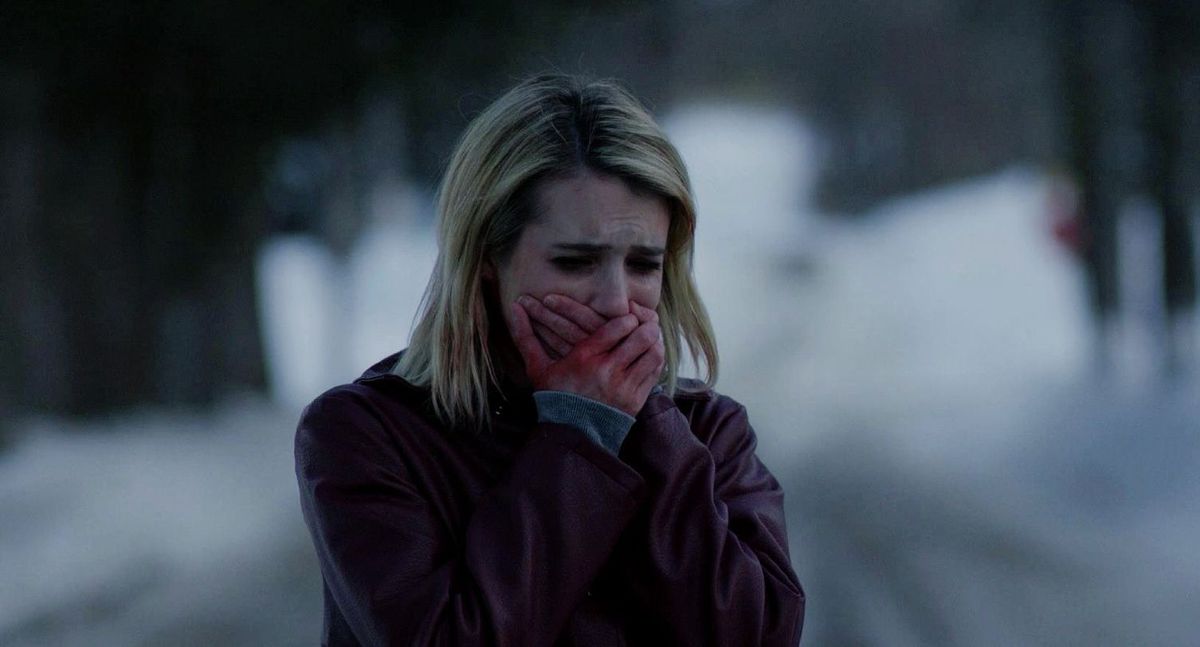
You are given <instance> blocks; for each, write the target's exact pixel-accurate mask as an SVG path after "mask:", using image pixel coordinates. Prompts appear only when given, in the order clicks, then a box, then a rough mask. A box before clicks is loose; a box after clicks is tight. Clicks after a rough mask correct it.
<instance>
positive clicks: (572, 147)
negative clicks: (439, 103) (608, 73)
mask: <svg viewBox="0 0 1200 647" xmlns="http://www.w3.org/2000/svg"><path fill="white" fill-rule="evenodd" d="M583 170H592V171H595V172H600V173H604V174H608V175H611V176H615V177H618V178H621V179H622V180H624V181H625V182H626V183H627V184H628V185H629V186H630V188H631V190H634V191H640V192H645V193H648V194H651V195H656V196H659V197H661V198H663V199H664V200H665V201H666V203H667V205H668V208H669V211H670V216H671V219H670V225H669V227H668V233H667V253H666V255H665V258H664V261H663V285H662V296H661V300H660V302H659V305H658V315H659V323H660V325H661V326H662V330H663V342H664V346H665V349H666V366H665V368H664V370H663V376H662V378H661V379H660V383H661V384H662V385H663V387H664V388H665V390H666V391H667V393H669V394H672V395H673V394H674V393H675V391H676V390H677V388H678V387H679V382H678V370H679V362H680V358H681V352H682V347H683V343H684V342H686V343H687V346H688V350H689V354H690V355H691V358H692V362H693V364H694V365H695V366H696V367H700V366H701V365H703V367H704V371H705V378H704V385H705V386H706V387H712V386H713V385H714V384H715V382H716V378H717V346H716V342H715V340H714V337H713V333H712V325H711V323H710V322H709V319H708V314H707V312H706V311H705V308H704V304H703V303H702V302H701V301H700V295H699V293H698V292H697V290H696V286H695V283H694V281H693V278H692V249H693V232H694V231H695V226H696V211H695V206H694V204H693V202H692V191H691V184H690V182H689V180H688V175H687V169H686V168H685V167H684V164H683V160H682V159H681V158H680V156H679V153H678V151H676V150H675V147H674V146H673V145H672V144H671V143H670V142H669V141H667V138H666V136H665V135H664V134H663V132H662V130H661V129H660V128H659V127H658V124H656V123H655V122H654V119H653V117H651V116H650V114H649V112H647V111H646V109H645V108H644V107H642V105H641V104H640V103H639V102H638V100H637V99H635V98H634V97H633V96H632V95H630V94H629V93H628V92H627V91H625V90H624V89H623V88H621V87H620V86H618V85H617V84H615V83H613V82H609V81H585V80H583V79H580V78H578V77H574V76H568V75H559V74H548V75H540V76H535V77H532V78H529V79H527V80H525V81H523V82H521V83H519V84H518V85H516V86H515V87H513V88H512V89H511V90H509V91H508V92H507V93H505V94H504V95H503V96H502V97H500V98H499V99H497V100H496V101H495V102H494V103H492V104H491V105H490V106H489V107H488V108H487V109H485V110H484V111H483V112H482V113H481V114H480V115H479V116H478V117H476V118H475V119H474V120H473V121H472V122H471V124H470V125H469V126H468V127H467V130H466V132H464V133H463V135H462V139H461V140H460V141H459V142H458V145H457V147H456V149H455V151H454V155H453V156H452V157H451V159H450V164H449V167H448V168H447V170H446V175H445V177H444V178H443V180H442V184H441V188H440V190H439V196H438V207H437V235H438V257H437V262H436V265H435V267H434V269H433V275H432V276H431V277H430V279H429V285H428V287H427V288H426V290H425V295H424V297H423V299H422V304H421V310H420V315H419V316H420V319H419V321H418V323H417V324H416V326H415V327H414V329H413V333H412V336H411V338H410V339H409V347H408V349H407V350H406V351H405V352H404V354H403V355H402V356H401V358H400V361H399V362H397V364H396V366H395V368H394V369H393V372H394V373H396V374H398V375H400V376H401V377H403V378H405V379H406V380H408V381H409V382H411V383H413V384H418V385H422V386H429V387H430V388H431V391H432V398H433V403H432V404H433V408H434V411H435V413H436V414H437V416H438V417H439V418H440V419H441V420H442V421H443V422H444V423H445V424H448V425H451V426H460V425H463V426H472V427H475V428H476V429H477V430H478V429H482V428H484V427H486V426H487V420H488V416H487V412H488V405H489V403H488V397H489V390H490V387H499V381H498V379H497V374H496V366H495V363H494V361H493V357H492V353H491V349H489V347H488V339H489V336H488V335H489V330H488V326H489V322H490V321H495V319H493V318H490V317H489V312H488V305H487V303H486V301H487V299H486V298H485V293H484V289H483V283H482V281H483V279H482V277H481V269H482V268H483V266H484V262H485V260H487V259H493V260H494V261H496V262H504V261H505V260H507V258H508V256H509V254H511V253H512V250H513V249H514V248H515V247H516V243H517V241H518V239H519V237H520V235H521V232H522V230H523V228H524V227H525V225H526V224H527V223H528V222H529V221H530V219H531V218H532V217H533V213H534V210H533V192H534V189H535V187H536V186H537V185H538V183H540V182H543V181H545V180H547V179H555V178H561V177H568V176H571V175H573V174H575V173H579V172H580V171H583ZM500 321H503V319H500ZM701 360H703V361H701Z"/></svg>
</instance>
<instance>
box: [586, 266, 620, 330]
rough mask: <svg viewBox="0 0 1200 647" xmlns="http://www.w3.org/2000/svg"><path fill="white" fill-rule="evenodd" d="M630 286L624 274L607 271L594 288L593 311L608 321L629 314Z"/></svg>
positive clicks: (591, 304) (598, 279) (598, 278)
mask: <svg viewBox="0 0 1200 647" xmlns="http://www.w3.org/2000/svg"><path fill="white" fill-rule="evenodd" d="M629 294H630V291H629V285H628V284H627V282H626V277H625V275H624V272H621V271H620V270H617V271H611V270H610V271H607V272H603V273H602V275H601V276H598V277H597V278H596V283H595V284H594V285H593V287H592V299H591V303H589V304H588V305H590V306H591V307H592V310H595V311H596V312H598V313H600V315H601V316H603V317H606V318H608V319H612V318H613V317H620V316H621V315H627V314H629Z"/></svg>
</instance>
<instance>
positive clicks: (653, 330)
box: [509, 294, 666, 416]
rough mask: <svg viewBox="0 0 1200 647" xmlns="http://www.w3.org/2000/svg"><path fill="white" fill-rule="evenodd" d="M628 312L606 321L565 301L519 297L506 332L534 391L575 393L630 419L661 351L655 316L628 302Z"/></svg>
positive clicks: (658, 366) (658, 371) (653, 380)
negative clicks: (623, 413) (618, 411)
mask: <svg viewBox="0 0 1200 647" xmlns="http://www.w3.org/2000/svg"><path fill="white" fill-rule="evenodd" d="M629 308H630V314H626V315H622V316H620V317H614V318H612V319H606V318H605V317H604V316H602V315H600V314H599V313H597V312H596V311H595V310H593V309H591V308H590V307H588V306H586V305H584V304H582V303H580V302H578V301H575V300H574V299H572V298H570V297H567V296H563V295H558V294H551V295H547V296H546V297H544V298H542V299H540V300H539V299H536V298H534V297H531V296H528V295H522V296H521V297H519V298H518V299H517V301H516V302H515V303H513V304H512V305H511V307H510V315H509V316H510V319H511V320H510V326H509V327H510V329H511V330H512V332H513V341H514V343H515V344H516V346H517V350H518V351H519V352H520V353H521V357H522V359H523V360H524V362H525V370H526V373H527V374H528V375H529V380H530V382H531V383H532V385H533V387H534V389H535V390H545V391H565V392H568V393H575V394H577V395H581V396H584V397H587V398H591V399H593V400H597V401H599V402H603V403H604V404H607V405H609V406H611V407H614V408H616V409H619V410H621V411H624V412H625V413H628V414H629V415H631V416H636V415H637V412H638V411H639V410H641V408H642V405H643V404H645V402H646V397H647V396H648V395H649V393H650V390H651V389H652V388H654V385H655V384H657V383H658V380H659V377H660V376H661V375H662V371H663V368H664V366H665V363H666V351H665V348H664V346H663V339H662V329H661V328H660V327H659V325H658V313H657V312H655V311H654V310H652V309H650V308H646V307H644V306H642V305H641V304H638V303H636V302H634V301H632V300H631V301H630V302H629Z"/></svg>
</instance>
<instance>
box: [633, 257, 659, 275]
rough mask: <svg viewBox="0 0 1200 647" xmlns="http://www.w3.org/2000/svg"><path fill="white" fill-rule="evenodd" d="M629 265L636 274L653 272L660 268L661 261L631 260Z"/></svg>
mask: <svg viewBox="0 0 1200 647" xmlns="http://www.w3.org/2000/svg"><path fill="white" fill-rule="evenodd" d="M629 267H631V268H633V271H635V272H637V273H638V274H653V273H655V272H657V271H659V270H661V269H662V263H660V262H658V261H651V260H632V261H629Z"/></svg>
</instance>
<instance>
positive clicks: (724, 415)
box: [645, 379, 757, 460]
mask: <svg viewBox="0 0 1200 647" xmlns="http://www.w3.org/2000/svg"><path fill="white" fill-rule="evenodd" d="M679 382H680V384H679V388H678V389H677V390H676V393H675V395H674V396H672V397H671V398H667V397H666V396H665V394H664V395H663V396H662V399H661V401H660V403H659V404H658V405H657V406H656V407H655V409H654V410H650V411H647V412H645V413H647V414H649V415H647V416H646V417H651V416H653V415H655V414H656V413H665V412H666V411H667V410H669V409H671V408H674V409H678V411H679V413H680V414H682V416H683V418H684V419H685V420H686V421H687V424H688V427H689V428H690V429H691V432H692V434H693V435H694V436H696V438H697V439H698V440H700V442H702V443H704V445H705V446H707V447H708V448H709V451H711V452H712V453H713V455H714V457H716V458H717V459H718V460H720V459H722V458H723V457H726V456H729V455H731V454H734V453H739V452H741V451H745V450H746V449H747V448H749V449H750V450H751V451H753V448H754V447H755V446H756V445H757V439H756V437H755V435H754V430H753V428H752V427H751V426H750V419H749V414H748V413H747V412H746V407H745V406H743V405H742V403H741V402H738V401H737V400H736V399H734V398H732V397H730V396H728V395H725V394H723V393H720V392H719V391H717V390H716V389H713V388H711V387H708V386H705V384H704V383H703V382H700V381H699V380H693V379H686V380H684V379H681V380H680V381H679ZM672 404H673V405H674V406H673V407H672V406H671V405H672ZM648 409H649V407H648Z"/></svg>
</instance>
